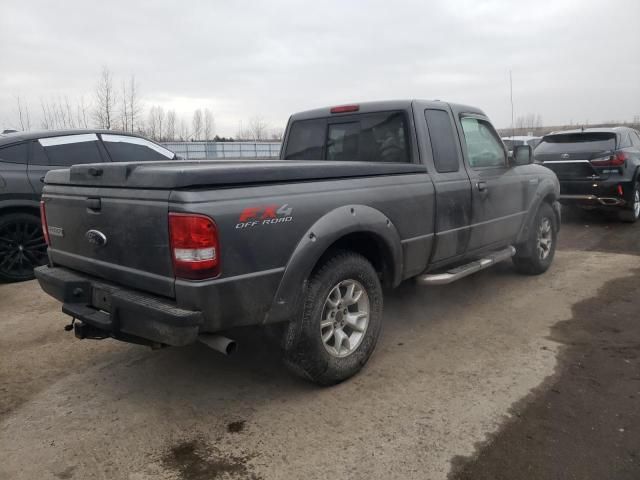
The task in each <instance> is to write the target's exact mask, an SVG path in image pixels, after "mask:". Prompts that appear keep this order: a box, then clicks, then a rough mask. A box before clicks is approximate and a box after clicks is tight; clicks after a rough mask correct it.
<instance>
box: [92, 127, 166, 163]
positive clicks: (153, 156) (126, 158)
mask: <svg viewBox="0 0 640 480" xmlns="http://www.w3.org/2000/svg"><path fill="white" fill-rule="evenodd" d="M102 141H103V142H104V146H105V148H106V149H107V152H109V155H110V156H111V159H112V160H113V161H114V162H150V161H154V160H171V159H173V157H174V154H173V152H171V151H170V150H167V149H166V148H164V147H162V146H160V145H157V144H155V143H153V142H150V141H149V140H146V139H144V138H140V137H131V136H129V135H113V134H107V133H103V134H102Z"/></svg>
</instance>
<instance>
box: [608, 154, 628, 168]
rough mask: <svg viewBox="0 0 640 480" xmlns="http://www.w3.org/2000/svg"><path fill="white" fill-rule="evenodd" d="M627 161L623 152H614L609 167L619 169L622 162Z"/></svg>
mask: <svg viewBox="0 0 640 480" xmlns="http://www.w3.org/2000/svg"><path fill="white" fill-rule="evenodd" d="M626 160H627V154H626V153H625V152H616V154H615V155H613V156H612V157H611V166H612V167H619V166H621V165H624V162H626Z"/></svg>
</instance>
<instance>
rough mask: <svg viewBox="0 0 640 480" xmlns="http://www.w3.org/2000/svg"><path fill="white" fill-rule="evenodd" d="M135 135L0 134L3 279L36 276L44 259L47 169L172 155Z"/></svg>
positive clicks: (85, 132) (0, 273) (95, 132)
mask: <svg viewBox="0 0 640 480" xmlns="http://www.w3.org/2000/svg"><path fill="white" fill-rule="evenodd" d="M174 159H176V155H175V154H174V153H173V152H171V151H170V150H167V149H166V148H164V147H163V146H161V145H158V144H157V143H154V142H152V141H150V140H147V139H146V138H142V137H140V136H137V135H132V134H127V133H121V132H115V131H111V130H106V131H101V130H57V131H54V130H48V131H40V132H15V133H6V134H0V280H4V281H19V280H27V279H30V278H33V267H34V266H38V265H41V264H43V263H45V260H46V250H47V246H46V243H45V240H44V236H43V234H42V227H41V224H40V212H39V208H40V206H39V205H40V194H41V193H42V187H43V185H44V176H45V174H46V173H47V172H48V171H49V170H52V169H56V168H65V167H69V166H71V165H76V164H80V163H101V162H132V161H145V160H174Z"/></svg>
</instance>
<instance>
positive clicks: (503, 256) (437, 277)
mask: <svg viewBox="0 0 640 480" xmlns="http://www.w3.org/2000/svg"><path fill="white" fill-rule="evenodd" d="M515 254H516V249H515V247H507V248H505V249H504V250H498V251H497V252H493V253H492V254H490V255H487V256H486V257H484V258H481V259H480V260H475V261H473V262H471V263H467V264H466V265H461V266H459V267H456V268H453V269H451V270H448V271H446V272H443V273H426V274H424V275H419V276H418V277H417V281H418V283H419V284H420V285H446V284H447V283H451V282H455V281H456V280H460V279H461V278H464V277H466V276H468V275H471V274H472V273H476V272H479V271H480V270H484V269H485V268H488V267H490V266H491V265H495V264H496V263H498V262H502V261H503V260H508V259H509V258H511V257H513V256H514V255H515Z"/></svg>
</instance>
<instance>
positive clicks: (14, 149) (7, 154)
mask: <svg viewBox="0 0 640 480" xmlns="http://www.w3.org/2000/svg"><path fill="white" fill-rule="evenodd" d="M0 162H9V163H27V144H26V143H19V144H17V145H10V146H8V147H4V148H0Z"/></svg>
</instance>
